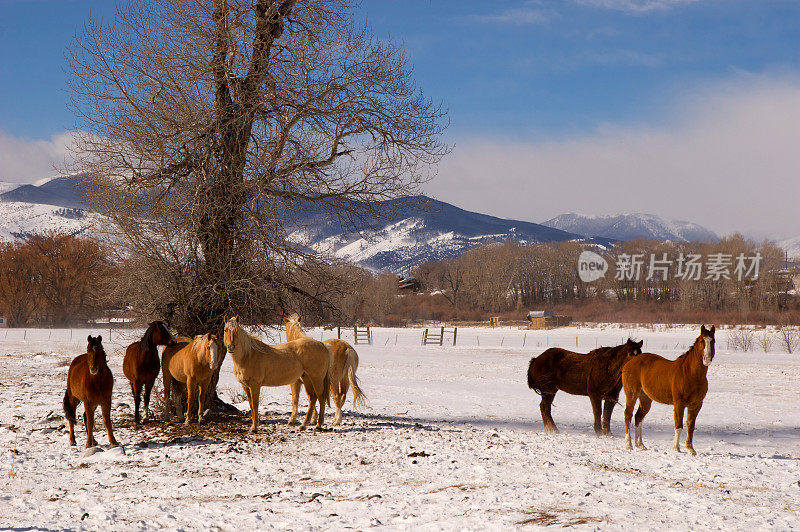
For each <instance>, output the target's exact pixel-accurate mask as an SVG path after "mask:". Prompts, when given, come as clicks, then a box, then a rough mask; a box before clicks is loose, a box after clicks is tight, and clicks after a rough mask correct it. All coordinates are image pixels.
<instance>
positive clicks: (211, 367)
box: [161, 334, 222, 425]
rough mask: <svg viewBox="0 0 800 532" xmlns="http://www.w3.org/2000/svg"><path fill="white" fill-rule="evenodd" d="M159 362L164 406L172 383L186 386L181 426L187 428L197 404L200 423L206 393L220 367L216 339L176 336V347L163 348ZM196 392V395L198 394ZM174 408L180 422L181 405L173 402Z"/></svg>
mask: <svg viewBox="0 0 800 532" xmlns="http://www.w3.org/2000/svg"><path fill="white" fill-rule="evenodd" d="M187 340H188V341H187ZM162 358H163V360H162V362H161V369H162V373H163V376H164V399H165V401H166V403H167V404H169V400H170V391H171V390H172V383H173V381H180V382H182V383H184V384H186V419H185V421H184V422H185V423H186V424H187V425H188V424H189V420H190V418H191V413H192V406H193V405H194V404H195V403H197V422H198V423H202V422H203V418H204V415H203V414H204V412H203V405H205V402H206V392H207V391H208V387H209V385H210V384H211V377H212V376H213V375H214V372H215V371H216V370H217V368H219V367H220V365H221V364H222V353H221V352H220V345H219V338H218V337H217V335H216V334H202V335H198V336H195V337H194V339H193V340H189V339H188V338H186V337H184V336H179V337H178V342H177V343H176V344H174V345H170V346H167V347H165V348H164V355H163V357H162ZM198 388H199V390H200V393H199V394H198V393H197V390H198ZM175 406H176V410H177V411H178V417H179V418H182V417H183V401H182V400H178V401H176V402H175Z"/></svg>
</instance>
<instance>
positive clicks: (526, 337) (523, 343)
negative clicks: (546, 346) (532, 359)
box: [522, 333, 528, 347]
mask: <svg viewBox="0 0 800 532" xmlns="http://www.w3.org/2000/svg"><path fill="white" fill-rule="evenodd" d="M527 339H528V333H525V335H524V336H523V337H522V347H525V340H527Z"/></svg>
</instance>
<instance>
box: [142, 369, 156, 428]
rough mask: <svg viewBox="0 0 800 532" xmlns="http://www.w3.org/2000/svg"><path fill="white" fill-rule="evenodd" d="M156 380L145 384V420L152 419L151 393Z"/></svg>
mask: <svg viewBox="0 0 800 532" xmlns="http://www.w3.org/2000/svg"><path fill="white" fill-rule="evenodd" d="M155 382H156V381H155V379H154V380H152V381H148V382H145V383H144V420H145V421H147V420H149V419H150V392H151V391H152V390H153V384H155Z"/></svg>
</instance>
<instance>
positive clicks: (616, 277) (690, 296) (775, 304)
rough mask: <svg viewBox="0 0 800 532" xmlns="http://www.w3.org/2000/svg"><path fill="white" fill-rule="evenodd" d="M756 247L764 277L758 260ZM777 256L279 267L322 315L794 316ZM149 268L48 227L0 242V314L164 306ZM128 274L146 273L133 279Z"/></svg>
mask: <svg viewBox="0 0 800 532" xmlns="http://www.w3.org/2000/svg"><path fill="white" fill-rule="evenodd" d="M587 249H593V250H594V251H595V252H597V253H598V254H599V255H601V256H603V258H604V259H605V260H606V261H607V263H608V264H609V270H608V271H607V272H606V274H605V276H604V277H603V278H601V279H599V280H597V281H594V282H591V283H587V282H583V281H582V280H581V278H580V276H579V274H578V268H577V259H578V256H579V255H580V254H581V252H582V251H585V250H587ZM756 256H758V257H760V260H759V264H758V275H757V276H755V271H752V269H751V268H752V266H753V265H752V260H751V259H752V258H753V257H756ZM626 257H627V258H629V260H628V263H627V264H628V266H627V270H626V267H625V266H624V264H625V263H626V261H625V258H626ZM739 257H742V258H743V259H744V262H742V264H737V263H738V262H740V261H739V260H738V258H739ZM782 257H783V253H782V251H781V250H780V249H779V248H778V247H776V246H775V245H774V244H772V243H769V242H766V243H763V244H758V243H755V242H752V241H749V240H746V239H744V238H742V237H740V236H733V237H730V238H725V239H723V240H722V241H720V242H718V243H672V242H658V241H652V240H633V241H629V242H624V243H620V244H618V245H617V246H615V247H614V248H612V249H608V250H601V249H598V248H596V247H591V246H587V245H586V244H582V243H578V242H561V243H555V242H550V243H542V244H535V245H519V244H515V243H511V242H503V243H490V244H482V245H478V246H474V247H472V248H470V249H468V250H467V251H466V252H465V253H464V254H462V255H460V256H458V257H455V258H448V259H444V260H440V261H435V262H427V263H424V264H421V265H419V266H418V267H417V268H416V269H415V270H414V271H412V272H411V274H412V275H413V276H414V277H415V278H416V279H417V280H419V281H420V283H421V285H422V287H423V290H422V292H421V293H410V292H400V291H398V277H397V275H395V274H391V273H373V272H370V271H368V270H365V269H363V268H360V267H358V266H355V265H352V264H344V263H337V262H330V261H323V260H318V261H315V262H314V263H308V264H306V266H305V268H304V269H303V270H302V271H296V272H294V273H288V272H287V273H283V274H282V275H293V276H294V277H295V279H296V282H297V286H298V288H299V289H300V290H302V291H303V293H305V294H309V295H310V296H311V298H307V297H303V298H295V299H293V300H291V301H287V311H296V312H300V313H301V314H302V315H303V316H304V319H305V320H306V321H308V322H309V323H316V324H330V325H344V326H348V325H353V324H357V323H372V324H382V325H402V324H405V323H413V322H419V321H425V320H441V321H484V320H486V318H487V317H488V316H490V315H501V316H505V317H507V318H511V319H518V320H521V319H522V318H523V317H524V315H525V313H526V312H527V311H528V310H531V309H542V308H548V309H554V310H557V311H559V312H561V313H566V314H569V315H575V316H576V319H582V320H584V321H640V322H650V321H666V322H669V321H689V322H693V321H697V320H702V319H707V320H716V321H717V322H719V323H737V322H739V323H745V322H750V323H761V322H765V323H775V324H782V323H797V322H798V321H800V298H799V297H798V296H797V295H795V292H794V291H793V290H792V288H793V286H792V280H791V276H792V275H797V272H789V271H786V270H785V269H784V264H783V262H782ZM700 259H702V260H700ZM692 265H694V266H696V267H698V268H699V269H695V270H693V269H692ZM698 265H699V266H698ZM720 265H723V266H724V268H720ZM737 266H743V269H741V271H737ZM184 267H186V268H190V267H191V263H187V264H185V265H184ZM748 269H750V271H747V270H748ZM148 270H149V268H148V265H147V263H143V262H142V261H141V260H140V258H139V257H136V256H133V257H121V256H120V255H119V254H118V253H115V252H113V251H112V250H110V249H108V248H106V247H104V246H103V245H101V244H100V243H98V242H97V241H96V240H92V239H89V238H85V237H80V236H72V235H64V234H57V233H53V232H51V233H46V234H44V235H37V236H32V237H29V238H28V239H26V240H24V241H21V242H16V243H5V244H0V315H3V316H5V317H6V318H7V319H8V320H9V323H10V324H11V325H12V326H19V327H22V326H66V325H69V324H73V323H81V322H85V321H86V320H88V319H91V318H96V317H100V316H104V315H108V313H109V311H111V310H114V309H120V308H124V309H126V311H127V315H128V317H134V318H137V317H138V318H141V319H142V320H148V319H153V318H155V317H161V316H160V315H159V314H158V308H157V306H155V305H153V303H152V301H153V300H154V299H157V298H158V295H157V294H151V293H150V292H151V291H155V290H163V289H164V288H165V287H164V286H163V283H162V282H157V281H156V280H153V282H152V283H150V284H149V285H148V283H147V282H145V280H146V279H147V278H148ZM651 270H653V271H652V272H651ZM132 272H133V273H135V275H132ZM637 274H638V275H637ZM132 276H134V277H137V278H140V279H142V280H143V283H142V284H139V285H137V286H136V287H132V285H131V284H130V283H129V282H128V281H129V279H130V278H131V277H132ZM150 277H151V278H152V274H151V275H150ZM331 279H337V282H336V283H332V282H331ZM162 296H163V297H165V298H169V297H170V296H169V294H162ZM316 301H324V302H325V305H318V304H316V303H315V302H316ZM254 304H257V303H254ZM179 329H180V327H179ZM178 332H181V333H184V332H185V331H182V330H179V331H178Z"/></svg>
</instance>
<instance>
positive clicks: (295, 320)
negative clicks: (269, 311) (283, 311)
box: [286, 312, 307, 339]
mask: <svg viewBox="0 0 800 532" xmlns="http://www.w3.org/2000/svg"><path fill="white" fill-rule="evenodd" d="M286 324H287V325H286V338H287V339H288V338H289V335H290V334H291V331H294V330H297V331H299V332H300V335H301V336H307V335H306V333H305V331H304V330H303V328H302V327H301V326H300V316H298V315H297V313H296V312H295V313H293V314H292V315H291V316H289V317H288V318H286Z"/></svg>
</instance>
